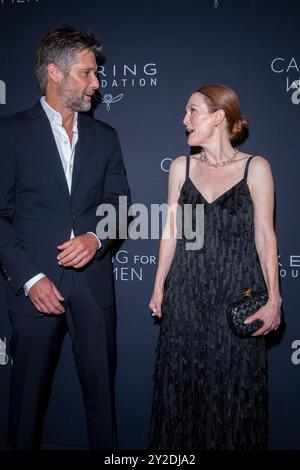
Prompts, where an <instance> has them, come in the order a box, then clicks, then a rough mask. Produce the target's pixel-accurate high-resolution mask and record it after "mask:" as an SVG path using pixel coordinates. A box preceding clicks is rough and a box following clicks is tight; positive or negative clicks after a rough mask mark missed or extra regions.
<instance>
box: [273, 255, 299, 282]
mask: <svg viewBox="0 0 300 470" xmlns="http://www.w3.org/2000/svg"><path fill="white" fill-rule="evenodd" d="M278 264H279V274H280V277H284V278H292V279H299V278H300V255H289V256H284V257H282V256H281V255H279V256H278Z"/></svg>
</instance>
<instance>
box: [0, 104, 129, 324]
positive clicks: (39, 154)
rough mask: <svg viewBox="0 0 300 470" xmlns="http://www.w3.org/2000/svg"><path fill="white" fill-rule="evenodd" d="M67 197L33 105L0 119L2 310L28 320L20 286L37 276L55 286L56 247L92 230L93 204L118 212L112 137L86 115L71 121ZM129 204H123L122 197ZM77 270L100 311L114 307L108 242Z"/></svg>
mask: <svg viewBox="0 0 300 470" xmlns="http://www.w3.org/2000/svg"><path fill="white" fill-rule="evenodd" d="M78 132H79V139H78V142H77V145H76V151H75V159H74V169H73V179H72V191H71V194H70V193H69V191H68V186H67V183H66V178H65V174H64V171H63V167H62V164H61V160H60V156H59V153H58V150H57V147H56V143H55V140H54V136H53V134H52V129H51V125H50V123H49V120H48V118H47V116H46V114H45V112H44V110H43V109H42V107H41V105H40V103H38V104H36V105H35V106H34V107H33V108H32V109H30V110H27V111H23V112H21V113H18V114H16V115H13V116H10V117H7V118H2V119H1V120H0V261H1V263H2V266H3V269H4V272H5V274H6V277H7V279H8V281H9V283H10V286H11V288H12V289H9V291H10V294H9V302H10V305H9V307H10V309H12V310H14V311H15V310H16V311H22V313H25V314H28V315H36V314H38V312H37V311H36V310H35V309H34V307H33V305H32V304H31V302H30V300H29V299H28V298H26V297H25V295H24V293H23V286H24V284H25V283H26V282H27V281H28V280H29V279H31V278H32V277H33V276H35V275H36V274H38V273H40V272H43V273H44V274H45V275H46V276H48V277H49V279H51V280H52V281H53V282H54V283H55V284H56V285H57V284H58V283H59V280H60V279H61V274H62V269H63V268H62V267H60V266H59V265H58V263H57V254H58V250H57V245H59V244H61V243H63V242H64V241H66V240H68V239H69V238H70V233H71V230H72V229H73V231H74V234H75V236H76V235H80V234H84V233H86V232H88V231H93V232H96V225H97V222H98V221H99V217H97V216H96V210H97V207H98V205H99V204H101V203H111V204H113V205H114V206H115V207H118V201H119V196H120V195H123V196H128V198H129V188H128V183H127V178H126V174H125V169H124V164H123V160H122V155H121V150H120V145H119V141H118V137H117V134H116V132H115V131H114V129H113V128H111V127H110V126H108V125H107V124H104V123H102V122H100V121H98V120H96V119H92V118H90V117H89V116H87V115H86V114H79V116H78ZM128 204H129V199H128ZM101 242H102V248H101V249H100V250H99V251H98V253H97V255H96V257H95V259H94V260H93V261H92V262H91V263H89V265H88V266H86V267H85V268H84V272H85V275H86V277H87V280H88V283H89V286H90V288H91V290H92V292H93V294H94V296H95V297H96V300H97V302H98V303H99V305H100V306H102V307H103V308H105V307H108V306H109V305H111V304H112V302H113V301H114V287H113V275H112V263H111V248H112V244H113V243H114V241H113V240H110V239H106V240H101Z"/></svg>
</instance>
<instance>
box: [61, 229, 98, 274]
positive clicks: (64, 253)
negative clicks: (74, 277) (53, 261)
mask: <svg viewBox="0 0 300 470" xmlns="http://www.w3.org/2000/svg"><path fill="white" fill-rule="evenodd" d="M98 248H99V243H98V240H97V238H96V237H95V236H94V235H92V234H91V233H85V234H83V235H79V236H78V237H74V238H71V240H68V241H66V242H65V243H62V244H61V245H58V247H57V249H58V250H60V254H59V255H58V256H57V259H58V264H59V265H60V266H64V267H65V268H66V267H72V268H75V269H80V268H83V267H84V266H85V265H86V264H87V263H89V261H91V259H92V258H94V256H95V254H96V253H97V250H98Z"/></svg>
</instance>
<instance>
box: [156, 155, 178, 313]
mask: <svg viewBox="0 0 300 470" xmlns="http://www.w3.org/2000/svg"><path fill="white" fill-rule="evenodd" d="M185 169H186V157H178V158H176V160H174V161H173V162H172V164H171V167H170V173H169V187H168V213H167V218H166V223H165V226H164V229H163V232H162V238H161V241H160V248H159V261H158V267H157V272H156V277H155V282H154V289H153V294H152V297H151V300H150V304H149V307H150V309H151V310H152V311H153V312H154V313H155V314H156V315H157V316H158V317H161V316H162V314H161V303H162V299H163V293H164V283H165V280H166V277H167V274H168V272H169V269H170V266H171V263H172V260H173V258H174V254H175V249H176V241H177V240H176V211H175V210H174V209H175V208H176V205H177V202H178V199H179V195H180V191H181V187H182V184H183V182H184V178H185Z"/></svg>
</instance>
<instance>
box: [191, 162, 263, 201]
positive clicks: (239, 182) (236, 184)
mask: <svg viewBox="0 0 300 470" xmlns="http://www.w3.org/2000/svg"><path fill="white" fill-rule="evenodd" d="M253 158H254V155H251V156H250V157H248V158H247V160H246V164H245V168H244V175H243V177H242V178H241V179H240V180H239V181H237V182H236V183H235V184H234V185H233V186H231V187H230V188H228V189H227V190H226V191H225V192H223V193H222V194H220V195H219V196H218V197H216V198H215V199H214V200H213V201H211V202H209V201H208V200H207V199H206V197H205V196H204V195H203V193H202V192H201V191H200V189H198V188H197V186H196V184H195V183H194V182H193V180H192V179H191V177H190V156H188V157H186V175H185V182H184V184H183V186H184V185H185V183H186V182H187V181H188V180H189V181H190V183H191V184H192V186H193V187H194V189H195V190H196V191H197V192H198V194H199V195H200V196H201V197H202V199H203V200H204V201H205V203H206V204H207V205H209V206H212V205H214V204H215V203H217V202H218V201H219V200H220V199H221V198H222V197H224V196H225V195H226V194H228V193H230V192H231V191H232V190H233V189H235V188H236V187H238V186H240V185H241V184H242V183H243V182H244V181H245V182H246V186H247V190H248V192H249V194H250V190H249V187H248V184H247V177H248V169H249V163H250V161H251V160H252V159H253ZM183 186H182V187H183Z"/></svg>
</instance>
